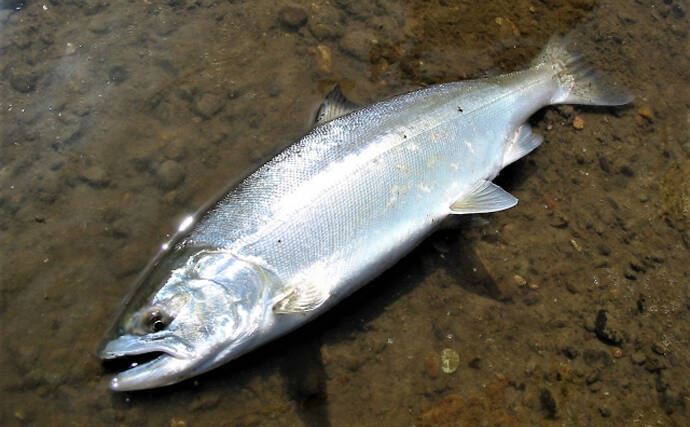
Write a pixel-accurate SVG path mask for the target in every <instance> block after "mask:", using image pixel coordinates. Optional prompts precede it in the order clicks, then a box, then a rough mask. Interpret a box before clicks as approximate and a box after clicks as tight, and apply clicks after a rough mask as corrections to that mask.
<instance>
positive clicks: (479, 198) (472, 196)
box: [450, 181, 518, 214]
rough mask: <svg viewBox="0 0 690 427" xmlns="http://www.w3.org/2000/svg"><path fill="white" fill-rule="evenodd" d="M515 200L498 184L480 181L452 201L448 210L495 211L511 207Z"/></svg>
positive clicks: (462, 212) (461, 211) (474, 212)
mask: <svg viewBox="0 0 690 427" xmlns="http://www.w3.org/2000/svg"><path fill="white" fill-rule="evenodd" d="M517 202H518V199H517V198H515V197H514V196H513V195H512V194H510V193H508V192H507V191H505V190H504V189H502V188H501V187H499V186H498V185H496V184H494V183H492V182H491V181H482V182H481V183H480V184H479V185H477V186H476V187H475V188H474V189H473V190H472V191H471V192H470V193H469V194H466V195H465V196H463V197H462V198H460V199H458V200H457V201H456V202H455V203H453V204H452V205H451V206H450V210H451V213H453V214H476V213H487V212H496V211H502V210H504V209H508V208H512V207H513V206H515V205H516V204H517Z"/></svg>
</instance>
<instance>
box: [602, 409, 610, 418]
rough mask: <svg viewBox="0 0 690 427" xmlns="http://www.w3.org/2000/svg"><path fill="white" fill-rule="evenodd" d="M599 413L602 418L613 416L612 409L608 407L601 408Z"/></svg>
mask: <svg viewBox="0 0 690 427" xmlns="http://www.w3.org/2000/svg"><path fill="white" fill-rule="evenodd" d="M599 414H600V415H601V416H602V418H608V417H610V416H611V411H610V410H609V409H608V408H604V407H601V408H599Z"/></svg>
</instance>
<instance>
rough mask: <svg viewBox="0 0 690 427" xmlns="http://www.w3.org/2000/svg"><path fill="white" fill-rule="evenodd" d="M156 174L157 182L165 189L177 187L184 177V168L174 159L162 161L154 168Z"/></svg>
mask: <svg viewBox="0 0 690 427" xmlns="http://www.w3.org/2000/svg"><path fill="white" fill-rule="evenodd" d="M156 176H157V177H158V183H159V184H160V186H161V187H162V188H163V189H164V190H166V191H169V190H173V189H175V188H177V187H178V186H179V185H180V184H182V181H184V178H185V174H184V170H183V169H182V167H181V166H180V164H179V163H177V162H176V161H174V160H166V161H164V162H163V163H162V164H161V165H160V166H159V167H158V170H156Z"/></svg>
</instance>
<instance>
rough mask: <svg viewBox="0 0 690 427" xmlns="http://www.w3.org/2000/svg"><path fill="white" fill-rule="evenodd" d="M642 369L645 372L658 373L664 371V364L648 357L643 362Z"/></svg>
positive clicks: (656, 358) (655, 358)
mask: <svg viewBox="0 0 690 427" xmlns="http://www.w3.org/2000/svg"><path fill="white" fill-rule="evenodd" d="M644 368H645V369H646V370H647V372H659V371H661V370H662V369H666V363H664V361H663V360H661V359H659V358H658V357H649V358H647V360H645V363H644Z"/></svg>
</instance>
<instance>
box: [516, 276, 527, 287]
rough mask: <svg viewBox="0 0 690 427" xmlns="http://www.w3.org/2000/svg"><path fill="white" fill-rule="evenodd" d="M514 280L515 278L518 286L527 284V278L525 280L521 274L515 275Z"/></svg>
mask: <svg viewBox="0 0 690 427" xmlns="http://www.w3.org/2000/svg"><path fill="white" fill-rule="evenodd" d="M513 280H515V283H517V284H518V286H525V285H526V284H527V280H525V278H524V277H522V276H520V275H519V274H516V275H514V276H513Z"/></svg>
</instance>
